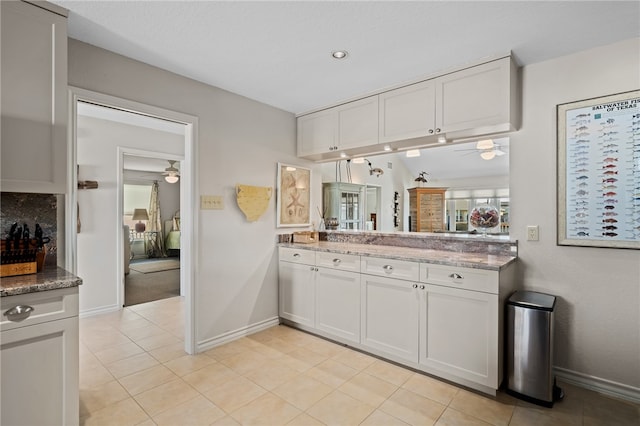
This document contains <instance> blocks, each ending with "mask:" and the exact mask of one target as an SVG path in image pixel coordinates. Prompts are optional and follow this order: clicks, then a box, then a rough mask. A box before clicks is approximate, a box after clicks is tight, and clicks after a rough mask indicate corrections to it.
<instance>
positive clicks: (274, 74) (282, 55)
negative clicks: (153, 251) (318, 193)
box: [53, 0, 640, 113]
mask: <svg viewBox="0 0 640 426" xmlns="http://www.w3.org/2000/svg"><path fill="white" fill-rule="evenodd" d="M53 3H56V4H58V5H60V6H63V7H65V8H67V9H69V10H70V13H69V36H70V37H72V38H75V39H78V40H82V41H84V42H87V43H90V44H93V45H96V46H99V47H102V48H104V49H107V50H111V51H113V52H116V53H119V54H122V55H124V56H127V57H130V58H134V59H137V60H139V61H142V62H146V63H148V64H151V65H155V66H157V67H160V68H164V69H166V70H169V71H172V72H175V73H177V74H181V75H184V76H187V77H190V78H192V79H195V80H198V81H201V82H204V83H207V84H210V85H213V86H217V87H220V88H223V89H226V90H229V91H231V92H234V93H238V94H240V95H244V96H246V97H248V98H251V99H255V100H258V101H260V102H264V103H266V104H269V105H273V106H275V107H278V108H281V109H283V110H286V111H290V112H293V113H303V112H306V111H309V110H313V109H317V108H320V107H324V106H327V105H330V104H334V103H338V102H340V101H343V100H345V99H349V98H353V97H357V96H361V95H363V94H366V93H371V92H374V91H377V90H379V89H381V88H385V87H390V86H394V85H397V84H400V83H402V82H406V81H410V80H415V79H417V78H420V77H425V76H429V75H433V74H436V73H438V72H441V71H443V70H451V69H453V68H456V67H460V66H463V65H465V64H468V63H472V62H476V61H478V60H480V59H482V58H487V57H494V56H496V55H502V54H505V53H508V52H509V51H512V52H513V54H514V56H515V58H516V60H517V61H518V63H519V64H520V65H527V64H531V63H535V62H539V61H543V60H547V59H551V58H554V57H558V56H562V55H566V54H569V53H572V52H576V51H580V50H584V49H588V48H591V47H595V46H600V45H606V44H609V43H613V42H616V41H619V40H623V39H628V38H633V37H640V2H638V1H622V2H616V1H538V2H531V1H477V2H459V1H413V2H404V1H393V2H391V1H387V2H365V1H357V2H334V1H320V2H307V1H288V2H274V1H260V2H248V1H235V2H218V1H60V0H54V1H53ZM337 49H345V50H347V51H348V52H349V56H348V58H347V59H346V60H343V61H337V60H335V59H332V58H331V57H330V53H331V52H332V51H334V50H337Z"/></svg>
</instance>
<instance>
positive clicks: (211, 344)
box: [196, 317, 280, 352]
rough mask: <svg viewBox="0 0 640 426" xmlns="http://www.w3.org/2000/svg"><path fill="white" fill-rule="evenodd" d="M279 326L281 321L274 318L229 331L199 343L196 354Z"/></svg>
mask: <svg viewBox="0 0 640 426" xmlns="http://www.w3.org/2000/svg"><path fill="white" fill-rule="evenodd" d="M278 324H280V319H279V318H278V317H273V318H269V319H266V320H264V321H260V322H257V323H255V324H250V325H248V326H246V327H242V328H239V329H237V330H233V331H228V332H226V333H224V334H221V335H219V336H216V337H212V338H210V339H206V340H202V341H200V342H198V344H197V347H196V352H203V351H207V350H209V349H213V348H215V347H216V346H220V345H224V344H225V343H229V342H231V341H234V340H238V339H240V338H241V337H245V336H248V335H250V334H254V333H257V332H259V331H262V330H265V329H267V328H269V327H273V326H275V325H278Z"/></svg>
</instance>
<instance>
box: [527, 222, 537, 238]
mask: <svg viewBox="0 0 640 426" xmlns="http://www.w3.org/2000/svg"><path fill="white" fill-rule="evenodd" d="M538 240H539V238H538V225H529V226H527V241H538Z"/></svg>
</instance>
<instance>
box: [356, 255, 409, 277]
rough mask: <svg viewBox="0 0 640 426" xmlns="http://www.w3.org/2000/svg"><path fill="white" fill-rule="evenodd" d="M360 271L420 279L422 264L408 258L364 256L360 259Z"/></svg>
mask: <svg viewBox="0 0 640 426" xmlns="http://www.w3.org/2000/svg"><path fill="white" fill-rule="evenodd" d="M360 271H361V272H362V273H363V274H371V275H379V276H382V277H390V278H397V279H401V280H409V281H418V280H419V279H420V264H419V263H417V262H409V261H406V260H396V259H385V258H381V257H364V256H363V257H362V260H361V261H360Z"/></svg>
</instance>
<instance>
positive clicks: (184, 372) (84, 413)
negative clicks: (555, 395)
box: [80, 297, 640, 426]
mask: <svg viewBox="0 0 640 426" xmlns="http://www.w3.org/2000/svg"><path fill="white" fill-rule="evenodd" d="M561 385H562V387H563V389H564V390H565V394H566V397H565V399H564V401H562V402H559V403H556V405H555V406H554V408H553V409H547V408H542V407H538V406H535V405H531V404H528V403H525V402H522V401H520V400H517V399H514V398H511V397H510V396H507V395H505V394H504V393H499V395H498V396H497V397H496V398H490V397H487V396H484V395H481V394H477V393H474V392H469V391H467V390H465V389H462V388H459V387H457V386H452V385H450V384H448V383H444V382H441V381H439V380H436V379H433V378H431V377H428V376H425V375H422V374H419V373H415V372H413V371H410V370H407V369H404V368H401V367H398V366H396V365H393V364H391V363H387V362H384V361H381V360H379V359H376V358H374V357H371V356H368V355H365V354H362V353H360V352H356V351H353V350H350V349H348V348H345V347H343V346H341V345H337V344H333V343H331V342H328V341H326V340H324V339H321V338H317V337H315V336H312V335H309V334H307V333H303V332H300V331H298V330H295V329H292V328H289V327H286V326H277V327H272V328H270V329H267V330H265V331H262V332H260V333H257V334H254V335H251V336H248V337H244V338H242V339H239V340H236V341H234V342H231V343H228V344H225V345H223V346H219V347H217V348H214V349H211V350H209V351H207V352H204V353H201V354H198V355H195V356H189V355H186V354H185V353H184V351H183V301H182V298H180V297H175V298H171V299H164V300H159V301H156V302H151V303H146V304H141V305H134V306H130V307H128V308H125V309H123V310H122V311H120V312H117V313H109V314H104V315H99V316H94V317H89V318H85V319H81V320H80V423H81V424H83V425H117V426H122V425H138V424H139V425H239V424H241V425H253V424H256V425H270V426H275V425H304V426H307V425H308V426H312V425H367V426H371V425H378V426H391V425H407V424H409V425H420V426H424V425H434V424H435V425H536V426H537V425H585V426H590V425H627V424H628V425H638V424H640V405H635V404H631V403H628V402H624V401H619V400H616V399H612V398H608V397H606V396H602V395H599V394H597V393H595V392H591V391H588V390H585V389H582V388H579V387H575V386H571V385H569V384H566V383H562V384H561Z"/></svg>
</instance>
